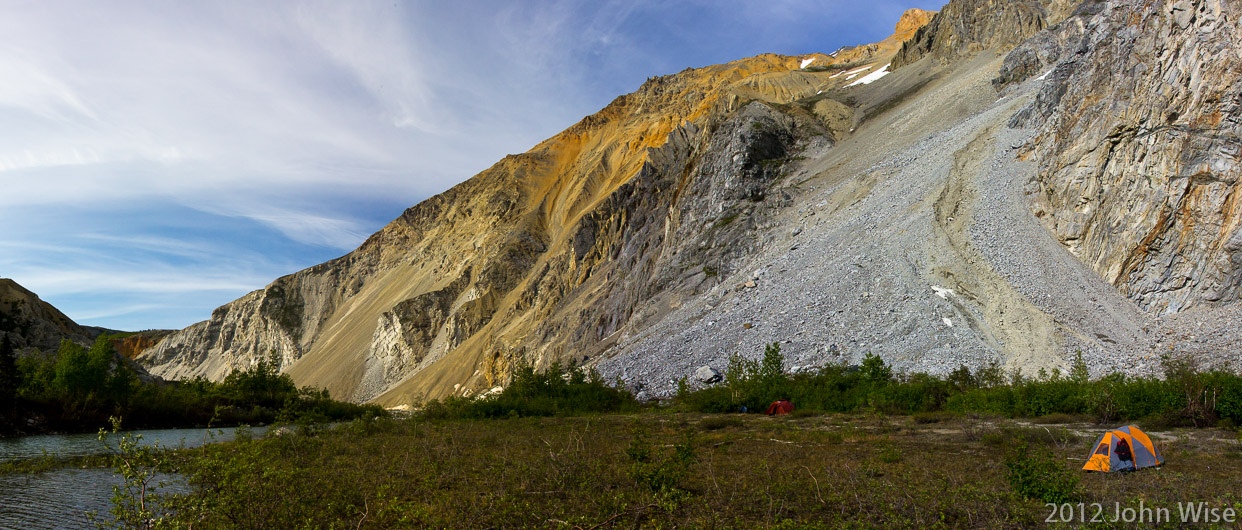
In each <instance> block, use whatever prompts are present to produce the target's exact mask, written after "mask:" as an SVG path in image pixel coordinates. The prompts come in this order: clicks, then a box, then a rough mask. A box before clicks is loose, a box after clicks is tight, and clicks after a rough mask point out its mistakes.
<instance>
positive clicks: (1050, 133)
mask: <svg viewBox="0 0 1242 530" xmlns="http://www.w3.org/2000/svg"><path fill="white" fill-rule="evenodd" d="M1240 15H1242V6H1239V4H1237V3H1236V2H1222V1H1197V2H1194V1H1136V2H1130V1H1126V2H1122V1H1111V2H1089V3H1085V4H1083V6H1082V7H1081V8H1079V10H1078V12H1076V13H1075V14H1074V15H1073V16H1072V17H1071V18H1070V19H1068V20H1066V21H1065V22H1064V23H1062V24H1061V25H1060V26H1058V27H1056V28H1053V29H1052V30H1051V31H1047V32H1044V33H1043V34H1040V35H1039V36H1038V37H1036V38H1034V39H1031V40H1030V41H1028V42H1027V43H1026V44H1024V45H1023V46H1022V47H1021V48H1019V49H1018V50H1016V51H1015V52H1014V53H1013V54H1012V55H1010V57H1009V60H1007V61H1006V63H1005V67H1004V70H1003V71H1002V72H1003V73H1006V74H1010V73H1013V72H1020V73H1022V74H1024V75H1026V76H1031V75H1040V74H1042V73H1044V72H1049V71H1050V73H1048V74H1047V75H1048V79H1049V82H1048V83H1047V85H1046V86H1045V87H1044V88H1043V90H1042V91H1041V92H1040V93H1039V95H1038V98H1037V99H1036V101H1035V103H1034V104H1033V105H1032V106H1031V107H1030V108H1028V109H1026V110H1024V111H1023V112H1022V113H1021V114H1019V116H1017V117H1016V118H1015V120H1014V122H1015V125H1027V126H1033V127H1036V128H1038V130H1039V136H1037V137H1036V138H1035V139H1034V141H1033V142H1032V144H1031V146H1030V147H1029V149H1030V150H1031V153H1030V154H1031V156H1033V157H1034V158H1035V159H1036V160H1038V161H1039V172H1038V176H1037V178H1036V179H1035V180H1034V181H1033V182H1032V184H1031V189H1030V192H1031V194H1032V197H1033V199H1034V202H1035V212H1036V215H1038V216H1039V217H1040V218H1041V219H1043V221H1044V224H1045V225H1046V226H1047V227H1048V229H1049V230H1051V231H1053V232H1054V233H1055V234H1056V236H1057V238H1058V239H1060V240H1061V241H1062V242H1063V243H1064V244H1065V245H1066V246H1067V247H1069V248H1070V249H1071V250H1072V251H1073V252H1074V254H1076V255H1077V256H1079V257H1080V258H1081V259H1082V260H1083V261H1084V262H1086V263H1087V264H1088V265H1090V266H1091V268H1093V269H1094V270H1095V271H1096V272H1097V273H1099V274H1100V275H1101V276H1103V277H1104V278H1105V279H1107V280H1108V281H1109V282H1112V283H1113V284H1114V285H1116V286H1117V288H1118V289H1120V290H1121V292H1123V293H1125V294H1126V295H1127V296H1129V297H1130V298H1132V299H1133V300H1134V301H1135V302H1137V303H1138V304H1139V305H1141V306H1142V307H1144V308H1145V309H1148V310H1151V311H1155V312H1164V313H1175V312H1178V311H1182V310H1185V309H1187V308H1190V307H1193V306H1197V305H1204V304H1219V303H1224V302H1230V301H1234V300H1237V299H1238V296H1239V289H1240V287H1242V231H1239V222H1240V221H1242V216H1240V214H1242V203H1240V202H1239V200H1238V195H1239V193H1238V192H1239V184H1238V178H1239V175H1240V171H1239V159H1238V156H1239V149H1240V148H1242V135H1240V134H1239V133H1242V123H1240V122H1242V116H1240V113H1242V84H1239V83H1238V79H1239V78H1240V77H1239V76H1240V75H1242V41H1240V40H1239V39H1240V38H1242V35H1240V33H1239V31H1240V30H1239V26H1238V23H1237V21H1238V18H1239V16H1240ZM1009 77H1016V74H1010V75H1009Z"/></svg>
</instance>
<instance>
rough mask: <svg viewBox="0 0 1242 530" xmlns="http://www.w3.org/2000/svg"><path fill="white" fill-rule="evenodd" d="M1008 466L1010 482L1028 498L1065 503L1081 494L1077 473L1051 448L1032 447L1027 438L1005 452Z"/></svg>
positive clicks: (1015, 490)
mask: <svg viewBox="0 0 1242 530" xmlns="http://www.w3.org/2000/svg"><path fill="white" fill-rule="evenodd" d="M1006 437H1007V438H1008V439H1010V440H1012V439H1014V438H1013V437H1011V436H1008V435H1006ZM1005 468H1006V473H1005V478H1006V479H1008V481H1009V486H1010V487H1012V488H1013V490H1014V492H1015V493H1017V494H1018V495H1021V496H1022V497H1025V498H1027V499H1034V500H1038V501H1040V502H1053V503H1064V502H1073V501H1075V500H1077V499H1078V497H1079V493H1078V477H1077V476H1075V475H1074V474H1073V473H1072V472H1070V471H1069V470H1067V469H1065V466H1063V465H1061V464H1060V463H1059V462H1057V460H1056V458H1055V457H1054V456H1053V454H1052V451H1050V450H1048V449H1043V448H1035V449H1032V448H1031V447H1030V445H1029V444H1028V443H1027V442H1026V440H1020V441H1019V442H1018V443H1017V445H1016V446H1015V447H1014V449H1013V450H1011V451H1010V452H1009V454H1008V455H1006V457H1005Z"/></svg>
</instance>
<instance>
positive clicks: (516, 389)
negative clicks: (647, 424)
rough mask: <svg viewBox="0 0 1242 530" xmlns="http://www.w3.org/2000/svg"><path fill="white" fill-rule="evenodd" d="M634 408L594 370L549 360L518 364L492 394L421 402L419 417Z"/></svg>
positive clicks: (559, 413)
mask: <svg viewBox="0 0 1242 530" xmlns="http://www.w3.org/2000/svg"><path fill="white" fill-rule="evenodd" d="M635 410H638V402H637V401H636V400H635V399H634V396H633V395H632V394H630V393H629V392H628V391H626V390H625V389H622V388H617V387H613V386H610V385H608V384H607V383H606V382H604V380H603V379H602V378H601V377H600V376H599V374H598V373H597V372H595V371H594V370H592V371H590V372H586V371H583V370H582V369H581V368H578V367H570V368H564V367H562V366H561V365H560V364H559V363H553V364H552V366H549V367H548V369H547V370H545V371H543V372H538V371H536V370H535V369H534V368H532V367H531V366H528V365H523V366H518V367H517V369H516V370H515V371H514V374H513V380H512V381H511V382H510V383H509V386H508V387H507V388H505V389H504V390H503V391H501V392H500V393H499V394H496V395H494V396H487V397H483V398H479V399H467V398H461V397H455V396H450V397H448V398H445V399H444V400H443V401H440V400H432V401H429V402H427V403H425V404H424V405H423V408H422V413H421V417H423V418H425V419H433V420H434V419H448V418H509V417H531V416H567V415H575V414H587V413H599V412H624V411H635Z"/></svg>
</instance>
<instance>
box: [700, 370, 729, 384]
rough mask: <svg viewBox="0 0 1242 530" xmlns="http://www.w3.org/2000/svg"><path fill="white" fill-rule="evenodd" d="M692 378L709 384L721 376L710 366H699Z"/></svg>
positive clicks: (717, 380) (718, 380) (715, 381)
mask: <svg viewBox="0 0 1242 530" xmlns="http://www.w3.org/2000/svg"><path fill="white" fill-rule="evenodd" d="M694 379H695V380H697V381H698V382H700V383H703V384H705V385H710V384H712V383H718V382H720V380H721V379H723V377H722V376H721V375H720V372H717V371H716V370H715V369H714V368H712V367H710V366H700V367H699V369H698V370H695V371H694Z"/></svg>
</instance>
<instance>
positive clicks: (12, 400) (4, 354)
mask: <svg viewBox="0 0 1242 530" xmlns="http://www.w3.org/2000/svg"><path fill="white" fill-rule="evenodd" d="M18 386H20V385H19V379H18V374H17V355H16V353H14V351H13V343H12V342H11V341H10V340H9V335H8V333H5V334H4V336H3V337H0V412H3V411H11V410H13V409H14V407H15V406H16V405H17V388H18Z"/></svg>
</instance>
